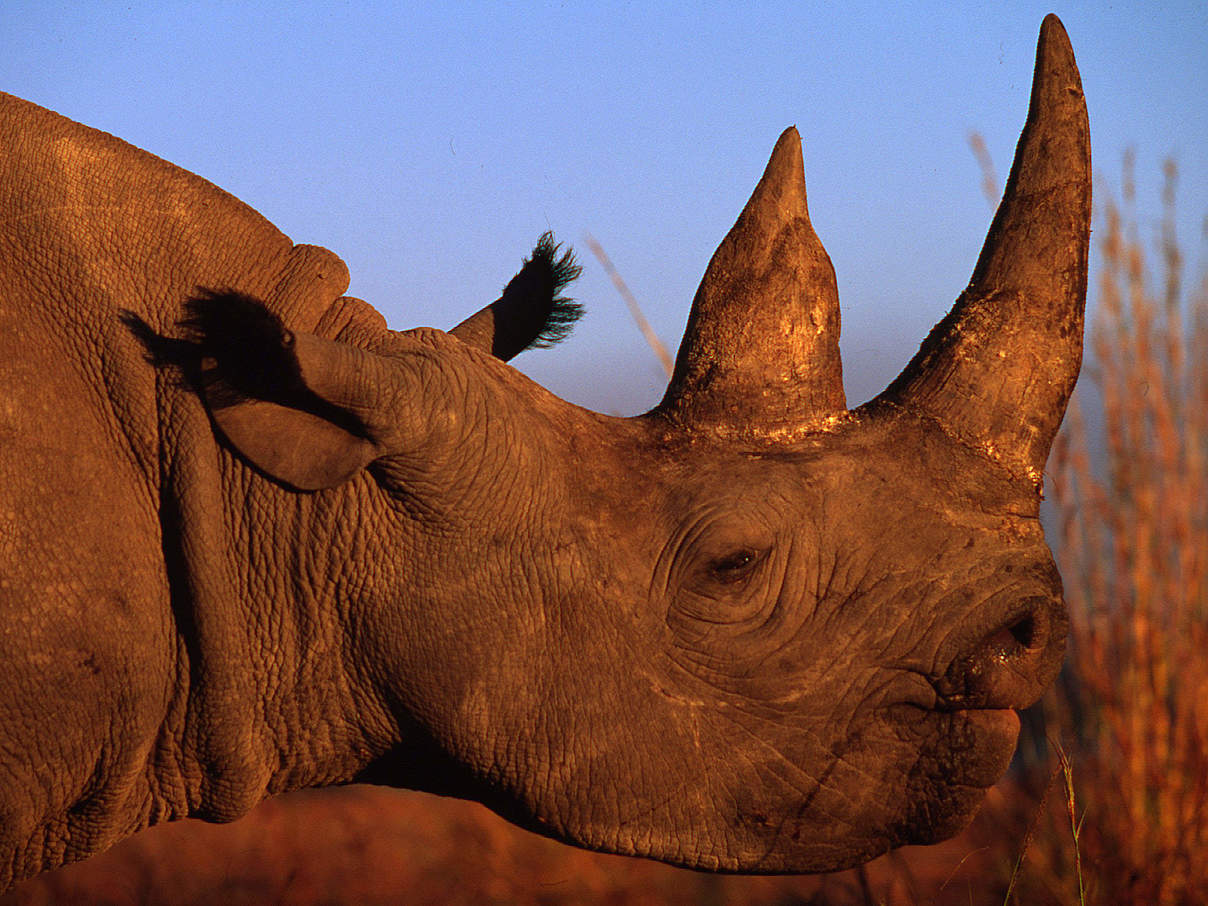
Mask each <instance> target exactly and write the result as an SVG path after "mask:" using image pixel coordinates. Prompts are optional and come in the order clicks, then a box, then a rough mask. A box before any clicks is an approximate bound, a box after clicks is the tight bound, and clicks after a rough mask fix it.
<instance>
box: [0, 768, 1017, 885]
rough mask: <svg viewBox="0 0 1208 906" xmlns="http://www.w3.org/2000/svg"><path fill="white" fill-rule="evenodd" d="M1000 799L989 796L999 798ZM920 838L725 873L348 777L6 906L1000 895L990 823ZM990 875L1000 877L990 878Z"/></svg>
mask: <svg viewBox="0 0 1208 906" xmlns="http://www.w3.org/2000/svg"><path fill="white" fill-rule="evenodd" d="M1002 795H1003V794H1002V793H1001V792H999V791H997V790H994V791H991V801H992V803H993V801H994V797H998V798H1000V799H1001V797H1002ZM989 820H991V819H989V818H986V817H984V816H983V817H979V819H978V821H977V822H975V823H974V826H973V828H971V829H970V831H968V832H966V834H965V835H963V836H962V837H959V838H957V839H956V840H955V841H951V842H949V843H946V844H943V845H941V846H936V847H912V848H907V849H904V850H901V851H899V852H897V853H893V854H890V855H889V856H886V857H884V858H881V859H878V860H877V861H876V862H874V863H872V864H871V865H870V866H868V868H867V870H866V872H865V873H864V875H863V877H862V876H861V874H860V873H858V872H843V873H839V874H834V875H826V876H820V877H778V878H748V877H718V876H712V875H705V874H698V873H694V872H690V871H683V870H679V869H674V868H670V867H668V866H665V865H660V864H657V863H654V862H648V861H645V860H641V859H629V858H624V857H620V856H603V855H598V854H593V853H586V852H582V851H580V850H576V849H573V848H571V847H567V846H563V845H561V844H558V843H555V842H553V841H551V840H546V839H544V838H541V837H538V836H535V835H533V834H530V833H527V832H525V831H522V830H519V829H517V828H514V827H512V826H511V825H509V824H507V823H506V822H504V821H502V820H501V819H499V818H497V817H496V816H495V815H493V814H491V813H489V812H487V811H486V810H485V809H483V808H481V807H480V806H477V805H474V804H471V803H466V802H459V801H456V800H447V799H437V798H435V797H431V796H425V795H422V794H418V793H408V792H399V791H394V790H386V789H380V788H373V787H348V788H345V789H340V790H318V791H309V792H304V793H296V794H293V795H290V796H285V797H282V798H280V799H276V800H273V801H270V802H266V803H264V804H263V805H262V806H260V807H259V808H257V809H256V810H255V811H253V812H252V813H251V814H249V815H248V816H246V817H245V818H243V819H242V820H240V821H237V822H235V823H234V824H229V825H224V826H219V825H208V824H203V823H201V822H197V821H182V822H177V823H174V824H169V825H163V826H160V827H156V828H152V829H151V830H149V831H147V832H145V833H142V834H139V835H138V836H136V837H134V838H132V839H130V840H127V841H125V842H124V843H122V844H120V845H118V846H116V847H114V848H113V849H112V850H110V851H109V852H107V853H104V854H102V855H100V856H97V857H96V858H93V859H90V860H89V861H87V862H84V863H80V864H77V865H72V866H68V867H67V868H64V869H61V870H59V871H56V872H51V873H48V874H45V875H42V876H41V877H38V878H35V879H33V880H31V881H28V882H26V883H24V884H22V885H19V886H18V887H17V888H16V889H15V890H14V891H13V892H12V893H10V894H9V895H8V896H7V897H3V898H0V906H10V904H26V906H33V904H45V903H56V904H58V903H71V904H76V903H94V904H115V906H116V904H122V906H126V904H164V906H184V904H207V906H209V904H216V903H224V904H261V903H289V904H320V903H322V904H343V903H349V904H353V903H355V904H374V903H383V904H384V903H391V904H395V903H407V904H427V903H433V904H435V903H440V904H446V903H447V904H463V903H464V904H471V903H472V904H483V903H499V904H504V903H507V904H512V903H517V904H546V903H548V904H561V903H568V904H574V903H583V904H588V903H591V904H595V903H606V904H660V903H673V904H706V906H715V904H716V906H720V904H747V903H750V904H777V906H786V904H793V903H813V904H862V903H867V902H873V903H883V904H887V906H896V904H915V903H936V904H949V903H952V904H956V903H960V904H965V906H967V904H970V903H975V904H976V903H983V902H990V903H999V904H1001V903H1002V892H1001V887H999V886H998V885H996V884H994V883H993V882H992V881H991V879H990V872H991V868H992V866H991V865H990V864H989V861H990V858H989V856H988V855H987V853H988V851H987V850H986V849H985V848H984V847H980V846H979V844H978V843H977V842H976V841H977V840H978V839H982V838H984V836H985V834H986V832H987V827H986V823H987V822H988V821H989ZM987 882H990V883H987Z"/></svg>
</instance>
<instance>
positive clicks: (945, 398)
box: [874, 15, 1091, 482]
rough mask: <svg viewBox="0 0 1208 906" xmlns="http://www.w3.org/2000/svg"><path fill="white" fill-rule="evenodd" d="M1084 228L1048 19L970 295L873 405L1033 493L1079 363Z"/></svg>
mask: <svg viewBox="0 0 1208 906" xmlns="http://www.w3.org/2000/svg"><path fill="white" fill-rule="evenodd" d="M1090 218H1091V160H1090V132H1089V128H1088V125H1087V116H1086V103H1085V101H1084V99H1083V96H1082V82H1081V80H1080V78H1079V75H1078V67H1077V64H1076V63H1075V61H1074V54H1073V51H1072V49H1071V48H1070V42H1069V38H1068V37H1067V36H1066V33H1065V29H1064V28H1063V27H1062V25H1061V22H1060V20H1058V18H1057V17H1056V16H1053V15H1050V16H1048V17H1046V18H1045V20H1044V24H1043V25H1042V26H1041V31H1040V41H1039V45H1038V47H1037V51H1036V70H1035V75H1034V76H1033V81H1032V97H1031V103H1030V105H1029V108H1028V118H1027V122H1026V124H1025V125H1024V128H1023V134H1022V135H1021V136H1020V139H1019V145H1018V147H1017V148H1016V151H1015V161H1014V164H1013V165H1012V167H1011V175H1010V178H1009V179H1008V181H1007V188H1006V191H1005V193H1004V195H1003V199H1002V203H1001V204H1000V205H999V208H998V212H997V213H996V214H995V216H994V221H993V223H992V224H991V226H990V232H989V235H988V236H987V237H986V242H985V245H984V246H983V248H982V252H981V256H980V258H979V259H978V261H977V266H976V267H975V268H974V271H973V277H972V279H971V281H970V283H969V286H968V288H967V289H966V290H965V291H964V292H963V293H962V294H961V296H960V298H959V299H957V302H956V304H955V306H954V307H953V309H952V311H951V312H950V313H949V314H948V316H947V317H946V318H944V320H943V321H941V322H940V323H939V324H938V325H936V327H935V328H934V329H933V330H932V332H931V335H930V336H929V337H928V338H927V340H926V341H925V342H924V343H923V346H922V348H921V349H920V350H919V352H918V354H917V355H915V357H914V359H913V360H912V361H911V362H910V364H909V365H907V366H906V369H905V370H904V371H903V372H902V374H901V375H900V376H899V377H898V378H897V380H895V381H894V382H893V383H892V384H891V385H890V386H889V388H888V389H887V390H886V391H885V393H884V394H882V396H881V397H879V398H878V401H875V402H887V403H890V404H891V405H897V406H901V407H904V408H906V409H909V410H912V411H914V412H916V413H919V414H923V415H925V416H928V417H931V418H934V419H936V420H937V421H938V422H939V423H940V424H941V425H943V427H944V428H945V430H947V431H948V432H949V433H950V434H953V435H955V436H956V437H957V438H958V439H959V440H960V441H962V442H964V443H970V444H973V445H975V446H977V447H978V448H980V449H981V450H982V451H983V452H984V453H986V454H987V455H988V456H989V457H990V458H991V459H994V460H996V461H998V462H1000V463H1002V464H1003V465H1004V466H1006V467H1007V468H1008V469H1009V470H1011V471H1012V472H1013V473H1015V474H1017V475H1019V476H1020V477H1024V476H1027V477H1029V478H1031V479H1032V480H1033V481H1035V482H1039V481H1040V478H1041V474H1042V471H1043V469H1044V463H1045V460H1046V458H1047V457H1048V452H1049V447H1050V446H1051V445H1052V442H1053V438H1054V436H1055V435H1056V433H1057V428H1058V427H1059V426H1060V424H1061V419H1062V416H1063V415H1064V413H1065V407H1066V403H1067V402H1068V401H1069V397H1070V393H1071V392H1072V391H1073V388H1074V382H1075V381H1076V380H1077V377H1078V370H1079V367H1080V365H1081V361H1082V326H1083V308H1084V305H1085V301H1086V281H1087V251H1088V247H1089V244H1090ZM875 402H874V406H875Z"/></svg>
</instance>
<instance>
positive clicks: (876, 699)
mask: <svg viewBox="0 0 1208 906" xmlns="http://www.w3.org/2000/svg"><path fill="white" fill-rule="evenodd" d="M1087 136H1088V133H1087V127H1086V114H1085V107H1084V104H1083V100H1082V95H1081V87H1080V83H1079V80H1078V73H1077V69H1076V67H1075V64H1074V61H1073V56H1072V53H1071V51H1070V48H1069V44H1068V40H1067V38H1066V36H1065V33H1064V31H1063V29H1062V28H1061V25H1060V23H1059V22H1057V20H1056V19H1054V18H1052V17H1050V18H1049V19H1047V20H1046V22H1045V25H1044V26H1043V29H1042V32H1041V39H1040V46H1039V50H1038V55H1037V68H1036V76H1035V81H1034V86H1033V95H1032V104H1031V109H1030V111H1029V116H1028V122H1027V125H1026V126H1025V130H1024V134H1023V137H1022V138H1021V140H1020V145H1019V149H1018V151H1017V156H1016V162H1015V166H1014V168H1013V170H1012V175H1011V179H1010V182H1009V184H1008V187H1007V190H1006V194H1005V196H1004V199H1003V203H1002V206H1001V207H1000V209H999V212H998V214H997V216H996V218H995V221H994V224H993V225H992V227H991V230H990V235H989V237H988V238H987V241H986V246H985V249H984V250H983V253H982V256H981V258H980V260H979V262H978V265H977V268H976V270H975V272H974V275H973V279H972V281H971V283H970V285H969V287H968V288H967V289H966V290H965V292H964V293H963V294H962V295H961V297H960V299H958V301H957V304H956V306H955V307H954V308H953V309H952V312H951V313H950V314H949V315H948V317H947V318H945V319H944V321H942V322H941V323H940V324H939V325H938V326H937V327H936V329H935V330H934V331H933V333H932V335H931V337H929V338H928V340H927V342H926V343H924V345H923V347H922V349H921V350H920V352H919V354H918V355H917V356H916V357H915V359H914V360H913V361H912V362H911V363H910V365H909V366H908V367H907V369H906V371H904V372H903V374H902V376H901V377H900V378H898V380H897V381H895V382H894V384H892V385H891V386H890V388H889V389H888V390H886V392H885V393H884V394H882V395H881V396H880V397H878V398H877V399H875V400H873V401H872V402H871V403H869V404H866V405H865V406H862V407H860V408H859V409H855V410H850V411H849V410H848V409H847V408H846V404H845V401H844V397H843V390H842V380H841V374H840V365H839V359H838V330H839V315H838V303H837V297H836V291H835V282H834V275H833V272H832V270H831V266H830V261H829V259H828V258H827V256H826V253H825V251H823V249H822V246H821V244H820V243H819V242H818V239H817V237H816V236H815V234H814V232H813V229H812V227H811V226H810V222H809V217H808V212H807V209H806V203H805V185H804V175H803V167H802V159H801V149H800V140H799V138H798V136H797V134H796V131H795V130H792V129H790V130H788V131H786V132H785V134H784V135H783V136H782V137H781V139H780V141H779V142H778V143H777V145H776V148H775V150H774V152H773V155H772V158H771V161H770V163H769V165H768V168H767V171H766V172H765V174H764V176H763V178H762V179H761V181H760V182H759V184H758V186H757V187H756V189H755V192H754V194H753V196H752V198H751V201H750V202H749V203H748V205H747V207H746V209H745V210H744V211H743V213H742V215H741V217H740V218H739V220H738V222H737V223H736V224H735V226H734V228H733V230H731V232H730V234H729V235H728V236H727V237H726V239H725V240H724V242H723V243H722V245H721V247H720V248H719V249H718V251H717V253H716V255H715V256H714V258H713V260H712V262H711V263H710V265H709V268H708V270H707V272H706V274H705V277H704V280H703V281H702V284H701V288H700V290H699V291H698V294H697V297H696V299H695V301H694V303H693V309H692V314H691V317H690V320H689V324H688V327H687V331H686V335H685V338H684V341H683V345H682V346H681V349H680V353H679V357H678V359H677V364H676V369H675V373H674V375H673V377H672V380H671V384H670V387H669V388H668V390H667V394H666V397H665V398H664V400H663V402H662V403H661V404H660V405H659V406H658V407H656V408H655V409H654V410H653V411H651V412H650V413H647V414H646V415H643V416H640V417H637V418H630V419H622V418H615V417H608V416H604V415H600V414H597V413H594V412H590V411H586V410H584V409H581V408H578V407H576V406H573V405H571V404H569V403H566V402H565V401H563V400H560V399H558V398H557V397H555V396H553V395H552V394H550V393H548V392H547V391H545V390H544V389H543V388H541V387H540V386H538V385H536V384H534V383H533V382H532V381H530V380H529V379H527V378H525V377H524V376H523V375H521V374H520V373H519V372H517V371H516V370H515V369H513V368H512V367H511V366H509V365H508V364H507V363H506V359H507V358H509V357H510V356H511V355H514V354H515V353H516V352H518V351H519V350H520V349H521V348H523V347H524V346H525V345H527V344H528V343H529V342H530V341H532V340H534V338H539V337H540V336H541V335H542V332H543V331H547V330H549V328H550V326H551V324H553V325H554V327H557V324H556V322H557V321H558V317H559V313H561V315H563V316H565V315H566V311H567V309H566V308H565V304H564V303H563V302H560V301H559V300H557V299H556V298H555V297H556V296H557V292H558V290H559V288H560V287H561V286H562V285H563V284H564V283H565V282H566V280H567V279H569V277H571V276H573V270H574V268H573V263H572V262H571V260H570V259H569V258H568V257H565V256H564V257H561V258H559V257H558V255H557V253H556V248H555V247H554V246H553V245H552V243H551V242H549V241H546V240H543V243H542V244H541V245H539V246H538V249H537V251H536V252H535V253H534V256H533V260H532V261H531V262H529V264H526V266H525V269H524V270H523V271H522V272H521V274H520V275H519V276H518V277H517V278H516V280H514V281H513V284H511V285H509V289H508V291H507V292H505V294H504V297H503V298H502V299H501V300H500V301H499V302H497V303H495V304H493V305H492V306H489V307H488V308H486V309H484V310H483V311H482V312H480V313H479V314H478V315H475V316H473V317H471V318H470V319H468V320H467V321H465V322H464V323H463V324H462V325H460V326H459V327H457V328H455V329H453V330H452V331H449V332H443V331H439V330H433V329H417V330H410V331H403V332H396V331H392V330H389V329H388V328H387V326H386V324H385V322H384V320H383V319H382V318H381V316H380V315H378V314H377V312H375V311H374V310H373V309H372V308H371V307H370V306H369V305H367V304H366V303H364V302H361V301H359V300H356V299H351V298H347V297H344V296H343V295H342V294H343V292H344V290H345V288H346V287H347V281H348V275H347V272H346V269H345V268H344V266H343V264H342V262H340V260H339V259H338V258H337V257H336V256H335V255H333V254H331V253H330V252H328V251H326V250H324V249H320V248H316V247H311V246H304V245H294V244H293V243H292V242H291V241H290V240H289V239H288V238H287V237H285V236H284V235H282V234H281V233H280V232H278V231H277V230H276V229H275V228H273V227H272V226H271V224H269V223H268V222H267V221H265V220H264V219H263V218H261V217H260V216H259V215H257V214H256V213H255V212H253V211H251V210H250V209H249V208H247V207H246V206H244V205H242V204H241V203H239V202H238V201H236V200H235V199H234V198H232V197H230V196H228V195H226V194H225V193H223V192H221V191H220V190H218V189H216V188H214V187H213V186H211V185H210V184H208V183H206V182H204V181H203V180H201V179H199V178H198V177H195V176H193V175H192V174H189V173H186V172H184V171H181V170H179V169H178V168H175V167H173V166H171V165H170V164H167V163H165V162H163V161H160V160H158V159H156V158H154V157H152V156H150V155H148V154H146V153H144V152H141V151H138V150H136V149H133V148H131V147H130V146H128V145H126V144H124V143H122V142H120V141H119V140H117V139H115V138H113V137H111V136H108V135H105V134H103V133H100V132H96V131H94V130H91V129H88V128H86V127H83V126H80V125H78V124H75V123H72V122H70V121H68V120H66V119H63V118H62V117H59V116H57V115H56V114H52V113H50V112H48V111H45V110H42V109H41V108H38V107H36V106H34V105H32V104H29V103H27V102H24V101H21V100H18V99H16V98H13V97H10V96H0V140H2V142H3V144H2V145H0V155H2V157H0V168H2V171H3V179H2V180H0V286H2V287H3V299H2V305H0V882H3V883H4V884H9V883H12V882H13V881H14V880H16V879H19V878H22V877H25V876H28V875H32V874H34V873H37V872H39V871H42V870H45V869H49V868H52V867H54V866H57V865H60V864H63V863H65V862H68V861H72V860H77V859H81V858H85V857H87V856H88V855H90V854H92V853H95V852H98V851H100V850H103V849H105V848H106V847H108V846H110V845H111V844H112V843H114V842H115V841H117V840H119V839H121V838H123V837H125V836H127V835H129V834H133V833H135V832H137V831H139V830H140V829H142V828H145V827H148V826H149V825H152V824H155V823H157V822H162V821H168V820H172V819H176V818H181V817H184V816H189V815H192V816H198V817H202V818H207V819H210V820H214V821H227V820H231V819H234V818H236V817H238V816H239V815H242V814H244V813H245V812H246V811H247V810H248V809H250V808H251V807H252V806H253V805H255V804H256V803H257V802H259V801H261V800H262V799H264V798H265V797H267V796H272V795H274V794H277V793H282V792H285V791H288V790H294V789H299V788H303V787H313V786H322V785H328V784H336V783H345V782H351V781H371V782H376V783H387V784H392V785H398V786H407V787H413V788H417V789H426V790H432V791H436V792H440V793H446V794H451V795H457V796H463V797H466V798H472V799H477V800H479V801H481V802H484V803H486V804H488V805H489V806H491V807H492V808H494V809H496V810H497V811H499V812H500V813H501V814H503V815H505V816H506V817H509V818H511V819H512V820H514V821H516V822H518V823H520V824H523V825H524V826H527V827H529V828H532V829H535V830H538V831H541V832H543V833H546V834H550V835H553V836H556V837H558V838H560V839H563V840H566V841H568V842H572V843H576V844H579V845H583V846H587V847H592V848H597V849H602V850H608V851H612V852H619V853H630V854H637V855H643V856H648V857H653V858H657V859H662V860H666V861H669V862H674V863H677V864H682V865H688V866H693V867H697V868H705V869H716V870H726V871H745V872H782V871H794V872H797V871H820V870H830V869H835V868H838V867H843V866H849V865H853V864H857V863H860V862H862V861H865V860H867V859H870V858H872V857H873V856H875V855H877V854H879V853H881V852H884V851H885V850H886V849H888V848H890V847H893V846H896V845H900V844H904V843H919V842H928V841H933V840H937V839H941V838H943V837H945V836H947V835H950V834H952V833H954V832H955V831H957V830H958V829H959V828H960V827H962V826H963V825H964V823H966V822H967V821H968V819H969V818H970V816H971V815H972V813H973V811H974V810H975V809H976V807H977V805H978V803H979V802H980V800H981V797H982V794H983V791H984V789H985V788H987V787H989V786H990V785H991V784H993V783H994V782H995V781H996V780H997V778H998V777H999V776H1000V775H1001V773H1002V772H1003V771H1004V770H1005V768H1006V766H1007V764H1008V762H1009V760H1010V757H1011V754H1012V751H1013V748H1014V744H1015V737H1016V733H1017V730H1018V720H1017V717H1016V714H1015V709H1018V708H1022V707H1025V706H1027V705H1029V704H1031V703H1032V702H1034V701H1035V700H1036V699H1037V698H1038V697H1039V695H1040V693H1041V692H1042V690H1043V689H1044V687H1045V686H1046V684H1048V683H1049V682H1050V681H1051V680H1052V678H1053V677H1054V676H1055V674H1056V672H1057V669H1058V666H1059V664H1060V660H1061V656H1062V651H1063V645H1064V635H1065V613H1064V606H1063V603H1062V600H1061V586H1060V579H1059V576H1058V574H1057V572H1056V569H1055V567H1054V565H1053V561H1052V557H1051V555H1050V552H1049V550H1048V548H1047V546H1046V544H1045V541H1044V537H1043V534H1042V531H1041V527H1040V524H1039V520H1038V517H1037V513H1038V499H1039V489H1040V482H1041V477H1042V470H1043V466H1044V461H1045V458H1046V456H1047V453H1048V448H1049V445H1050V443H1051V441H1052V438H1053V436H1054V433H1055V432H1056V430H1057V427H1058V425H1059V423H1060V420H1061V417H1062V414H1063V412H1064V408H1065V405H1066V401H1067V400H1068V397H1069V393H1070V391H1071V390H1072V387H1073V384H1074V381H1075V379H1076V376H1077V373H1078V368H1079V363H1080V355H1081V335H1082V308H1083V301H1084V298H1085V291H1086V251H1087V242H1088V234H1089V217H1090V178H1089V173H1090V170H1089V167H1090V161H1089V140H1088V137H1087ZM555 332H556V331H555Z"/></svg>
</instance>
